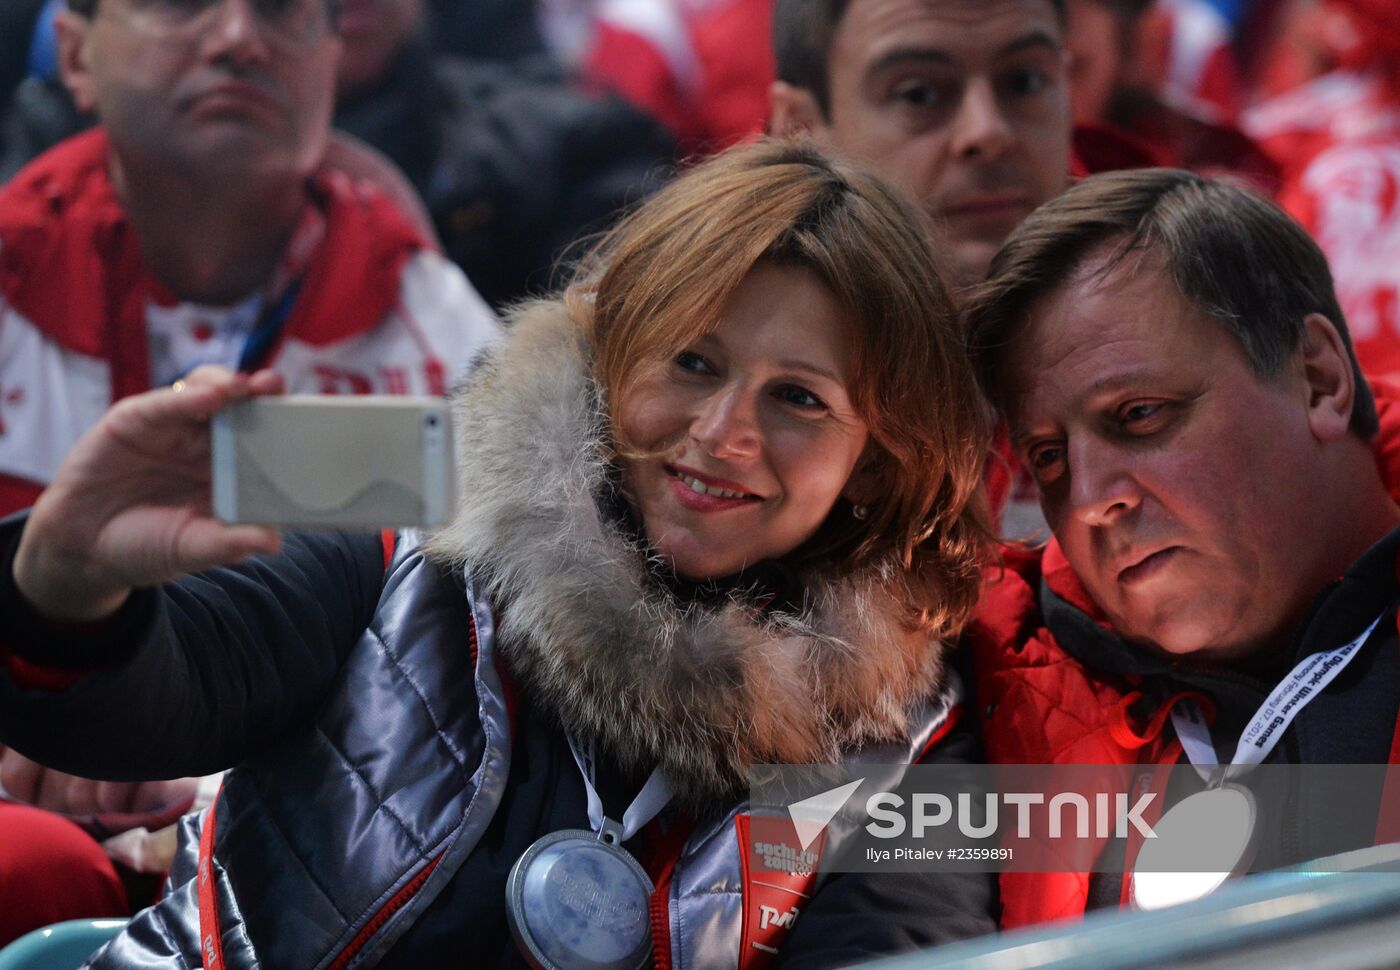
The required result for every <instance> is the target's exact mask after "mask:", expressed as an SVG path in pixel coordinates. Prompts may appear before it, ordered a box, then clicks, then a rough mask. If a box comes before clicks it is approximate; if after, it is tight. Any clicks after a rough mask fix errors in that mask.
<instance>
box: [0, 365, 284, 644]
mask: <svg viewBox="0 0 1400 970" xmlns="http://www.w3.org/2000/svg"><path fill="white" fill-rule="evenodd" d="M281 392H282V378H281V377H279V376H278V375H277V374H275V373H273V372H272V371H259V372H258V373H256V374H251V375H249V374H235V373H233V372H231V371H229V370H227V369H226V368H223V367H212V366H210V367H200V368H198V369H197V370H195V371H194V372H193V373H191V374H190V375H189V376H188V377H187V378H185V380H183V381H180V382H177V384H176V385H175V386H174V387H168V388H160V389H158V390H154V391H147V392H146V393H144V394H136V395H133V396H131V397H128V398H124V399H122V400H121V401H118V402H117V403H116V404H114V405H112V407H111V408H109V409H108V411H107V413H106V414H104V415H103V416H102V418H101V420H99V421H98V422H97V424H96V425H94V426H93V427H92V428H90V429H89V430H88V431H87V433H86V434H84V435H83V436H82V438H80V439H79V440H78V442H77V444H75V445H74V446H73V448H72V450H71V451H69V453H68V455H67V456H66V457H65V458H64V460H63V464H62V465H60V466H59V469H58V471H57V473H55V475H54V478H53V481H52V482H51V483H50V484H49V486H48V488H46V489H45V490H44V492H43V494H42V495H40V496H39V500H38V501H37V502H36V503H35V505H34V509H33V510H32V512H31V513H30V516H29V519H28V521H27V522H26V523H25V526H24V533H23V535H22V536H21V538H20V544H19V548H18V549H17V550H16V552H15V560H14V579H15V583H16V585H17V586H18V587H19V591H20V593H22V594H23V595H24V597H25V599H27V600H28V601H29V603H30V604H31V605H32V606H33V607H34V608H35V609H36V610H38V611H39V612H40V613H41V614H42V615H44V616H46V617H48V618H49V619H51V620H56V621H61V622H75V623H82V622H93V621H97V620H102V619H105V618H106V617H108V616H111V615H112V614H113V613H114V612H116V610H117V609H118V608H119V607H120V606H121V604H122V603H123V602H124V601H125V600H126V597H127V596H128V595H129V593H130V591H131V590H132V589H133V588H135V587H138V586H157V585H160V584H161V583H165V582H168V581H169V580H172V579H176V578H178V577H180V576H182V575H185V574H186V573H193V572H199V571H200V570H204V569H209V568H211V567H214V566H221V565H225V564H229V563H235V562H238V561H240V560H242V559H245V558H247V557H248V556H250V555H252V554H253V553H257V552H275V551H276V550H277V549H278V548H279V546H280V542H281V539H280V536H279V535H278V533H277V531H276V530H274V529H268V528H265V527H262V526H254V525H235V526H229V525H225V524H224V523H222V522H217V521H215V520H214V519H213V518H211V517H210V498H209V420H210V418H211V417H212V416H213V415H214V414H215V413H216V412H217V411H219V410H220V409H222V408H223V407H225V406H226V405H228V404H230V403H231V402H235V401H240V400H244V399H247V398H250V397H261V396H265V395H277V394H281Z"/></svg>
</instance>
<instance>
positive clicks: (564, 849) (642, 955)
mask: <svg viewBox="0 0 1400 970" xmlns="http://www.w3.org/2000/svg"><path fill="white" fill-rule="evenodd" d="M651 892H652V885H651V880H650V879H649V878H648V877H647V874H646V870H645V869H643V868H642V867H641V864H640V863H638V862H637V860H636V859H634V858H632V856H631V855H630V854H628V853H627V851H626V850H624V849H622V848H620V847H618V846H616V845H613V844H612V843H610V842H605V841H603V840H602V839H600V838H599V837H598V836H596V835H594V834H593V833H592V832H587V831H584V830H582V829H568V830H565V831H562V832H552V833H550V834H549V835H546V836H544V837H543V838H541V839H539V840H537V841H536V842H535V843H534V844H533V845H531V846H530V848H528V849H526V850H525V854H524V855H522V856H521V857H520V858H519V859H518V860H517V861H516V863H515V865H514V866H513V867H512V868H511V870H510V878H509V879H507V880H506V915H507V918H508V919H509V921H510V931H511V935H512V936H513V937H515V942H516V945H517V946H518V947H519V948H520V952H521V953H522V954H524V956H525V958H526V959H527V960H528V961H529V962H530V964H531V965H532V966H534V967H536V968H537V970H637V968H639V967H642V966H645V965H646V964H648V963H649V962H650V960H651Z"/></svg>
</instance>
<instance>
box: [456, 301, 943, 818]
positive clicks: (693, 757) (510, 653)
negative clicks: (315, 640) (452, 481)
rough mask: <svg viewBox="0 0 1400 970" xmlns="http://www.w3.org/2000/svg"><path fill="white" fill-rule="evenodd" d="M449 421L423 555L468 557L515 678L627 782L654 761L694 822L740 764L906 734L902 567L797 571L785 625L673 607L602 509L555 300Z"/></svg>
mask: <svg viewBox="0 0 1400 970" xmlns="http://www.w3.org/2000/svg"><path fill="white" fill-rule="evenodd" d="M454 408H455V414H456V422H457V449H458V452H457V454H458V465H459V473H460V479H459V489H460V492H459V501H460V504H461V511H460V512H459V514H458V516H457V518H456V520H455V521H454V522H453V523H452V524H451V525H449V526H448V527H447V528H446V529H444V530H443V531H442V532H440V533H439V534H437V535H436V536H435V537H434V538H433V539H432V541H431V542H430V545H429V548H430V554H431V555H432V556H433V557H434V558H435V559H436V560H437V561H439V562H443V563H447V564H449V565H450V566H452V567H454V568H456V567H460V566H461V565H464V564H470V568H471V571H472V574H473V577H474V579H475V580H476V581H477V582H478V583H481V584H482V585H483V586H484V588H485V590H486V592H487V594H488V595H489V598H490V599H491V601H492V602H493V603H495V604H497V606H498V608H499V609H498V617H497V626H498V641H499V643H500V649H501V653H502V656H503V657H504V658H505V660H506V663H507V665H508V667H509V669H510V672H511V674H512V676H513V677H515V678H516V679H517V680H518V681H519V682H520V684H521V686H522V687H523V688H524V689H525V690H526V692H527V693H528V694H529V696H530V697H531V699H532V701H533V702H534V703H535V704H537V705H539V706H540V707H541V708H542V709H543V710H545V711H546V712H548V713H549V714H551V715H552V716H554V717H556V718H557V719H558V720H559V722H560V723H562V724H565V725H568V726H569V727H570V728H571V729H572V730H573V731H574V732H576V734H577V735H578V736H580V737H584V738H590V739H592V740H594V741H596V742H597V743H598V744H599V745H600V747H601V748H602V749H603V750H605V751H607V752H609V753H610V754H611V755H612V757H613V758H614V759H615V760H616V761H617V762H619V763H620V764H621V766H622V767H623V768H624V770H628V771H634V772H637V773H645V772H646V771H649V770H650V769H651V768H652V767H653V766H654V765H656V764H660V765H662V766H663V767H664V768H665V770H666V772H667V775H668V776H669V779H670V781H671V784H672V787H673V789H674V790H675V793H676V797H677V799H678V801H679V803H680V804H681V805H682V806H684V807H686V808H688V809H690V810H691V811H700V812H703V811H705V810H707V809H715V808H718V807H721V806H725V805H728V804H732V803H733V801H735V800H736V797H741V796H742V793H743V792H745V791H746V790H747V786H748V780H747V771H748V767H749V765H750V764H760V763H769V764H779V763H835V762H837V761H839V760H840V758H841V754H842V752H843V751H845V750H849V749H851V748H853V747H855V746H856V745H858V744H860V743H862V742H866V741H871V740H877V739H891V740H892V739H898V738H902V737H905V736H906V733H907V723H908V722H907V712H908V710H909V709H910V708H911V707H912V706H913V705H914V704H915V703H916V702H917V701H918V700H920V699H922V698H924V697H927V696H929V694H930V693H932V691H933V690H934V688H935V687H936V685H937V683H938V680H939V675H940V656H941V645H939V644H937V643H933V642H930V640H929V638H928V637H919V636H912V635H910V634H909V633H908V632H907V631H906V630H905V629H904V628H903V626H902V624H901V622H900V615H899V610H898V607H897V604H896V601H895V598H894V597H892V596H890V595H889V594H888V593H887V592H885V591H886V590H887V589H889V588H890V584H891V583H895V582H899V581H900V579H899V576H898V572H897V570H895V569H889V568H884V569H882V568H872V569H869V570H866V571H863V572H861V573H858V574H856V575H851V576H846V577H829V576H822V575H812V574H808V575H804V576H802V577H801V579H802V582H803V584H804V587H805V592H806V604H807V605H806V606H805V607H804V609H803V611H802V612H801V613H800V614H796V615H794V614H785V613H778V614H768V615H758V614H756V612H755V610H754V608H753V607H752V606H751V605H748V604H745V603H742V602H737V601H728V602H724V603H721V604H719V605H716V606H709V607H699V606H687V605H683V604H681V603H679V602H678V601H677V599H676V598H675V596H674V595H673V594H672V593H671V592H670V591H669V590H667V589H666V588H664V586H663V584H661V583H659V582H658V581H657V580H656V579H655V577H654V576H653V575H652V573H651V572H650V571H649V570H648V568H647V564H646V561H645V551H644V550H643V549H642V548H639V545H638V543H637V542H636V541H635V540H634V539H632V538H631V537H629V536H628V535H627V534H626V533H625V531H624V530H622V529H619V528H618V527H617V526H615V525H614V524H613V523H612V522H611V521H609V519H608V518H607V517H606V516H605V515H603V514H602V513H601V512H600V511H599V507H598V503H597V501H596V499H595V496H597V495H599V494H602V493H603V489H604V488H605V487H606V486H605V481H606V476H607V472H608V468H607V465H606V460H605V457H604V454H603V448H602V445H601V442H602V440H603V428H604V426H605V419H604V416H603V414H602V412H601V409H600V405H599V403H598V397H597V393H596V388H595V386H594V385H593V383H592V381H591V380H590V379H589V377H588V362H587V349H586V345H585V344H584V341H583V338H582V336H581V335H580V333H579V330H578V327H577V326H576V325H575V324H574V323H573V321H572V320H571V319H570V317H569V315H568V311H567V310H566V309H565V307H564V305H563V304H562V303H561V302H541V303H535V304H531V305H527V306H526V307H524V308H522V309H521V310H520V311H518V312H517V314H516V317H515V320H514V322H513V324H512V325H511V326H510V328H509V331H508V336H507V337H506V339H505V340H504V341H503V342H502V343H501V344H500V345H498V346H497V347H496V348H495V349H494V350H493V351H492V352H491V355H490V356H489V357H488V358H487V359H486V360H485V361H483V363H482V364H481V366H480V367H479V368H478V369H477V371H476V373H475V375H474V377H473V378H472V380H471V382H470V383H469V384H468V385H467V386H466V387H465V388H463V389H462V390H461V391H459V392H458V395H457V398H456V401H455V402H454Z"/></svg>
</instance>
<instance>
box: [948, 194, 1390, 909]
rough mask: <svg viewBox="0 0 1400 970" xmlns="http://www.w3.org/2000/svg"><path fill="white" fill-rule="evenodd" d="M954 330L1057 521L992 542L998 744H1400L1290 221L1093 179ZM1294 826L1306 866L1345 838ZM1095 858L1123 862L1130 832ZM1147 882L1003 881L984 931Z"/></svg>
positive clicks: (1376, 529) (1002, 747)
mask: <svg viewBox="0 0 1400 970" xmlns="http://www.w3.org/2000/svg"><path fill="white" fill-rule="evenodd" d="M967 320H968V327H969V340H970V342H971V345H972V347H973V349H974V354H975V356H976V359H977V364H978V370H979V374H980V375H981V377H982V380H983V381H984V386H985V388H986V390H987V392H988V394H989V396H990V397H991V398H992V400H993V401H994V402H995V403H996V404H997V406H998V407H999V408H1000V410H1001V411H1002V413H1003V414H1004V415H1005V417H1006V420H1007V422H1008V425H1009V427H1010V432H1011V439H1012V442H1013V445H1014V447H1015V450H1016V453H1017V455H1018V456H1019V457H1020V458H1021V460H1022V461H1023V462H1024V464H1025V465H1026V467H1028V468H1029V469H1031V471H1032V473H1033V474H1034V476H1035V478H1036V483H1037V487H1038V490H1039V493H1040V501H1041V506H1042V508H1043V510H1044V512H1045V517H1046V520H1047V522H1048V524H1049V526H1050V528H1051V529H1052V530H1053V532H1054V536H1055V538H1054V540H1053V541H1052V542H1051V543H1050V545H1049V546H1048V547H1047V548H1045V549H1044V550H1043V551H1039V552H1035V553H1029V554H1022V553H1016V552H1011V551H1009V552H1008V554H1007V559H1008V562H1007V564H1008V566H1009V567H1010V568H1008V569H1007V570H1006V571H1005V573H1004V574H1003V576H1002V577H1001V579H1000V581H997V582H994V583H993V584H992V585H991V586H990V588H989V591H988V594H987V597H986V599H985V601H984V604H983V608H982V610H981V619H980V623H979V626H978V629H977V631H976V632H975V635H974V637H973V643H974V649H975V663H976V667H977V671H976V673H977V681H978V684H977V688H978V693H979V701H980V705H979V706H980V708H981V710H982V711H983V712H984V714H985V715H986V716H985V718H984V723H983V728H984V732H985V739H986V743H987V747H988V754H989V756H990V757H991V758H992V759H993V760H995V761H1001V762H1007V763H1035V764H1040V763H1048V764H1119V765H1135V764H1147V765H1153V764H1171V763H1177V762H1178V761H1180V760H1189V761H1190V763H1192V764H1195V765H1204V764H1214V763H1220V764H1234V765H1236V768H1237V770H1238V771H1239V772H1240V773H1245V772H1247V771H1248V770H1249V769H1250V766H1251V765H1253V764H1259V763H1263V764H1385V763H1387V762H1395V761H1397V760H1400V733H1397V730H1396V727H1397V719H1398V718H1397V714H1398V713H1400V638H1397V628H1396V606H1397V603H1400V582H1397V556H1400V529H1397V526H1400V509H1397V507H1396V505H1395V504H1394V502H1393V501H1392V498H1391V495H1390V494H1389V493H1388V492H1387V488H1386V483H1385V480H1384V479H1383V476H1382V471H1381V470H1380V469H1379V468H1378V466H1377V460H1376V452H1375V451H1374V450H1373V445H1372V442H1373V440H1374V439H1375V438H1376V437H1377V431H1378V428H1380V427H1381V425H1380V422H1379V421H1378V417H1377V408H1376V404H1375V401H1374V399H1373V397H1372V392H1371V390H1370V388H1369V387H1368V386H1367V383H1366V381H1365V379H1364V378H1363V377H1362V376H1361V372H1360V369H1359V368H1358V366H1357V363H1356V358H1355V354H1354V353H1353V350H1352V346H1351V342H1350V338H1349V336H1348V334H1347V328H1346V323H1345V321H1344V319H1343V316H1342V312H1341V310H1340V308H1339V306H1338V303H1337V297H1336V294H1335V292H1334V291H1333V288H1332V282H1331V277H1330V274H1329V272H1328V269H1327V262H1326V259H1325V257H1324V256H1323V255H1322V252H1321V251H1320V250H1319V249H1318V248H1317V246H1316V244H1315V243H1314V242H1313V241H1312V240H1311V239H1310V238H1309V237H1308V236H1307V234H1306V233H1305V232H1304V231H1303V230H1302V229H1301V228H1300V227H1298V226H1297V224H1295V223H1294V222H1292V221H1291V220H1290V219H1289V218H1288V217H1287V216H1285V215H1284V214H1283V213H1282V212H1281V211H1280V210H1278V209H1277V208H1275V207H1274V206H1272V205H1271V204H1270V203H1267V202H1264V201H1263V200H1261V199H1258V198H1256V197H1254V196H1251V195H1249V194H1248V193H1246V192H1244V191H1242V190H1240V189H1237V188H1232V187H1229V186H1227V185H1224V184H1221V183H1216V182H1211V181H1208V180H1205V179H1202V178H1200V177H1199V176H1196V175H1192V174H1190V173H1187V172H1180V171H1174V170H1165V169H1156V170H1143V171H1137V172H1117V173H1108V174H1105V175H1098V176H1093V177H1091V178H1089V179H1087V180H1085V181H1083V182H1081V183H1079V184H1078V185H1076V186H1074V187H1073V188H1071V189H1069V190H1068V191H1066V192H1065V193H1064V194H1062V195H1061V196H1059V197H1058V198H1057V199H1055V200H1053V201H1052V202H1050V203H1048V204H1047V205H1046V206H1044V207H1043V208H1042V209H1040V210H1039V211H1038V212H1036V213H1035V214H1034V215H1032V216H1031V217H1030V218H1028V219H1027V220H1026V221H1025V222H1024V223H1023V224H1022V225H1021V227H1020V228H1019V229H1018V230H1017V231H1016V232H1015V233H1013V234H1012V236H1011V237H1010V238H1009V239H1008V240H1007V243H1006V245H1005V246H1004V247H1003V248H1002V250H1001V251H1000V252H999V253H998V254H997V255H996V257H995V258H994V259H993V261H992V265H991V269H990V273H989V277H988V280H987V282H986V284H985V285H984V286H983V287H982V288H981V289H979V291H978V292H977V293H976V294H975V296H974V297H973V298H972V299H971V300H970V302H969V304H968V306H967ZM1388 414H1389V412H1388V411H1387V415H1388ZM1387 424H1393V418H1389V417H1388V420H1387ZM1394 430H1395V429H1394V428H1393V427H1392V428H1391V429H1390V434H1389V437H1392V438H1393V437H1394ZM1391 480H1392V482H1393V481H1394V479H1391ZM1314 668H1323V669H1324V673H1330V674H1331V679H1330V680H1326V679H1323V680H1320V681H1319V686H1317V687H1316V689H1314V690H1310V691H1308V692H1306V693H1305V694H1304V695H1303V696H1299V697H1292V695H1290V696H1289V697H1287V698H1283V699H1282V701H1281V703H1280V704H1278V705H1275V706H1276V707H1281V708H1283V709H1286V710H1288V711H1290V712H1291V715H1292V719H1291V720H1290V721H1287V722H1286V723H1285V724H1283V725H1282V726H1279V727H1277V728H1275V729H1271V730H1268V731H1265V732H1263V733H1262V734H1261V733H1260V732H1259V731H1258V730H1256V728H1257V725H1258V722H1260V718H1261V717H1263V718H1266V719H1268V720H1272V718H1271V717H1270V715H1272V714H1273V713H1274V712H1273V711H1271V710H1268V704H1270V703H1274V702H1275V701H1278V700H1280V697H1279V692H1280V691H1283V692H1284V693H1287V692H1288V691H1289V690H1291V688H1290V687H1289V686H1288V684H1289V680H1290V674H1291V673H1296V672H1297V671H1299V670H1312V669H1314ZM1266 701H1267V702H1268V703H1266ZM1266 711H1267V712H1268V713H1267V714H1266V713H1265V712H1266ZM1197 714H1199V715H1202V716H1201V717H1195V720H1196V722H1197V724H1199V723H1200V722H1201V720H1202V719H1203V720H1204V721H1205V722H1207V723H1208V724H1209V726H1208V728H1203V729H1202V728H1192V727H1191V724H1190V722H1191V721H1192V719H1193V717H1194V716H1195V715H1197ZM1241 738H1246V739H1251V738H1260V739H1261V743H1259V744H1257V745H1246V744H1240V743H1238V742H1240V739H1241ZM1263 738H1267V739H1268V741H1267V743H1263V742H1262V739H1263ZM1183 747H1184V748H1185V755H1184V756H1183ZM1217 752H1218V754H1217ZM1232 753H1233V754H1232ZM1392 808H1393V805H1392ZM1394 815H1395V813H1394V812H1393V811H1390V812H1382V813H1380V817H1379V819H1378V820H1377V821H1378V822H1379V823H1380V824H1379V825H1378V826H1377V831H1376V835H1377V837H1378V838H1384V839H1386V840H1389V839H1393V838H1400V833H1396V832H1385V831H1383V829H1384V823H1386V821H1387V819H1391V820H1392V821H1393V816H1394ZM1294 835H1295V836H1296V839H1295V841H1296V849H1297V854H1298V855H1299V856H1300V857H1301V858H1308V857H1316V856H1322V855H1326V854H1329V853H1330V852H1334V851H1337V850H1338V849H1341V848H1348V847H1352V846H1342V845H1337V844H1335V841H1329V840H1331V839H1333V836H1332V834H1330V833H1326V832H1322V831H1320V830H1318V829H1316V828H1314V829H1304V830H1303V831H1300V832H1296V833H1294ZM1355 835H1356V838H1357V839H1358V840H1359V841H1361V842H1363V843H1364V844H1369V843H1370V841H1371V833H1370V832H1363V833H1355ZM1101 851H1102V853H1104V855H1102V856H1101V857H1100V858H1101V859H1103V858H1110V859H1116V860H1117V866H1118V867H1119V868H1120V870H1121V872H1122V873H1126V872H1127V871H1129V870H1130V869H1131V868H1132V849H1131V847H1130V846H1129V845H1125V844H1123V842H1122V840H1118V841H1117V842H1115V840H1112V839H1108V840H1106V841H1105V842H1104V843H1103V844H1102V846H1101ZM1140 889H1141V887H1140V886H1136V885H1135V883H1134V882H1133V880H1132V879H1131V878H1129V877H1127V876H1126V875H1120V874H1118V873H1111V874H1106V875H1097V876H1093V877H1090V876H1089V875H1088V874H1084V873H1060V874H1056V873H1048V874H1040V873H1024V874H1012V875H1007V876H1004V877H1003V883H1002V897H1003V906H1004V914H1003V925H1006V926H1014V925H1022V924H1025V923H1031V922H1036V921H1039V920H1043V919H1051V918H1055V917H1062V916H1069V915H1074V914H1077V913H1082V912H1083V911H1084V910H1085V909H1086V908H1092V907H1095V906H1101V905H1113V904H1117V903H1119V902H1120V901H1128V900H1132V899H1134V898H1135V895H1134V894H1135V893H1137V894H1138V895H1139V896H1140Z"/></svg>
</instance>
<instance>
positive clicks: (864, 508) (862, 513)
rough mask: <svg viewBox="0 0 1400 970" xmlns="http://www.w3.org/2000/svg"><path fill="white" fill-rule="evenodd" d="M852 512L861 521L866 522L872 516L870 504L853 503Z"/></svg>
mask: <svg viewBox="0 0 1400 970" xmlns="http://www.w3.org/2000/svg"><path fill="white" fill-rule="evenodd" d="M851 514H852V515H854V516H855V517H856V518H857V519H859V520H860V521H862V522H864V521H865V520H866V519H868V518H870V506H868V505H852V506H851Z"/></svg>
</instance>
